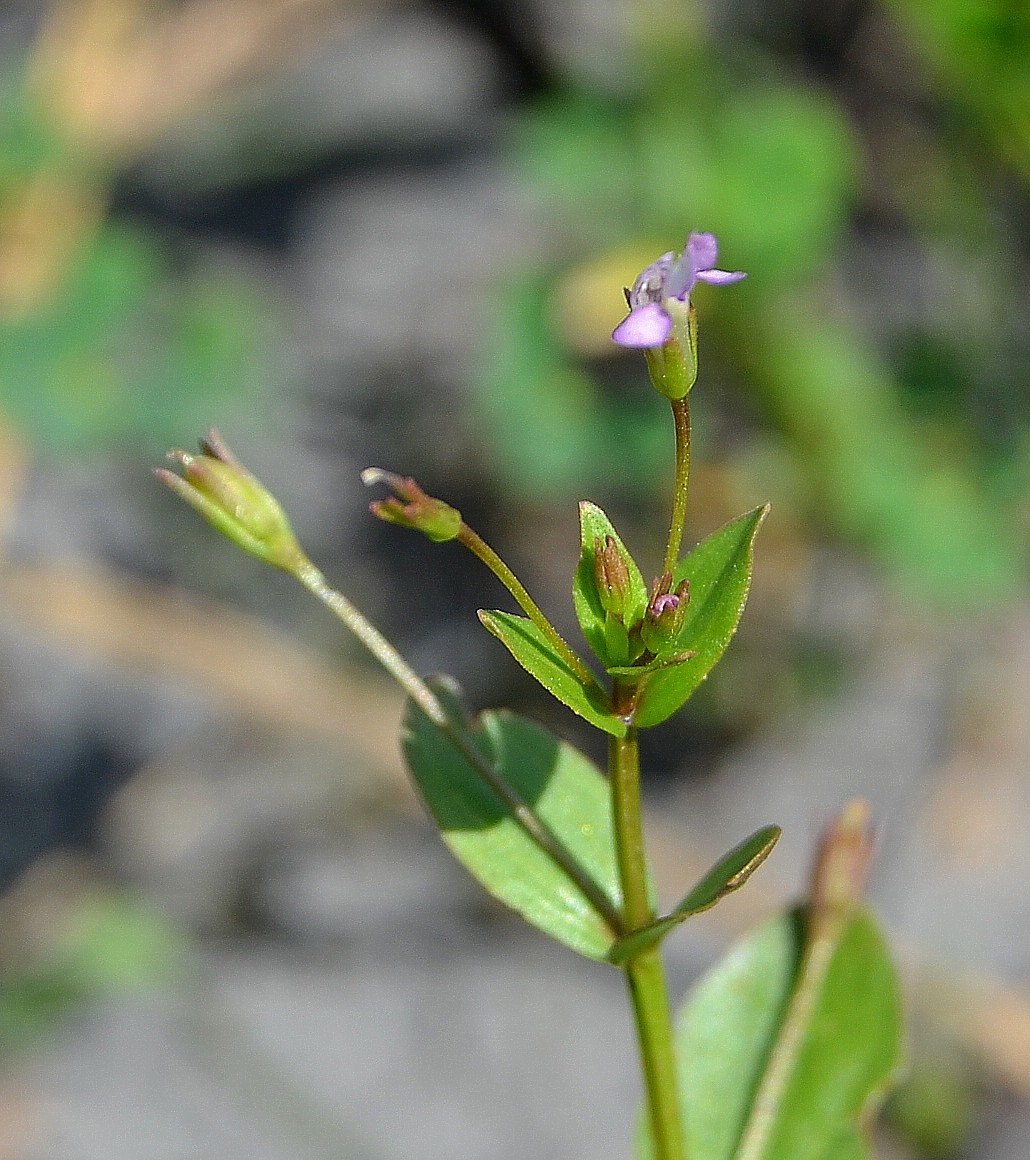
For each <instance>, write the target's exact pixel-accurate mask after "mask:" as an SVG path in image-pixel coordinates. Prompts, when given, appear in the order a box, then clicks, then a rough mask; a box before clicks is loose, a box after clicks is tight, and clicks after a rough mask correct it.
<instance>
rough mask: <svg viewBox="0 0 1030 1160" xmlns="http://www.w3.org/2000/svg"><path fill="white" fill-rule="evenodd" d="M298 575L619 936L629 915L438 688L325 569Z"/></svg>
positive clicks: (301, 568) (308, 568) (300, 569)
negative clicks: (457, 720)
mask: <svg viewBox="0 0 1030 1160" xmlns="http://www.w3.org/2000/svg"><path fill="white" fill-rule="evenodd" d="M292 575H294V576H295V577H296V579H297V580H299V581H300V583H301V584H303V585H304V587H305V588H307V590H308V591H309V592H311V593H312V594H313V595H314V596H316V597H317V598H318V599H319V600H320V601H321V602H322V603H323V604H324V605H325V606H326V607H327V608H328V609H329V610H330V611H331V612H332V613H334V614H335V615H336V616H337V617H338V619H339V620H341V621H342V622H343V624H344V625H345V626H346V627H347V628H348V629H349V630H350V631H351V632H352V633H353V634H354V635H355V636H356V637H357V638H358V640H359V641H361V643H362V644H363V645H364V646H365V648H367V649H368V651H369V652H370V653H371V654H372V655H373V656H374V657H375V658H376V660H377V661H379V663H380V664H381V665H382V666H383V668H384V669H386V671H387V672H388V673H389V674H390V676H391V677H393V678H394V680H395V681H396V682H397V683H398V684H399V685H400V686H401V688H402V689H403V690H404V691H405V693H407V695H408V696H409V697H410V698H411V700H412V701H414V702H415V704H416V705H417V706H418V707H419V708H420V709H421V710H422V712H423V713H424V714H425V715H426V716H427V717H428V718H429V720H430V721H432V723H433V724H434V725H435V726H436V727H437V728H438V729H439V730H440V731H441V732H442V733H443V734H444V736H446V737H447V739H448V740H449V741H450V742H451V744H452V745H453V746H454V748H455V749H457V750H458V752H459V753H460V754H461V756H462V757H463V758H464V759H465V760H466V761H467V762H468V763H469V764H470V765H471V766H472V767H473V768H474V769H475V770H476V772H477V773H478V774H479V775H480V777H482V779H483V780H484V781H485V782H486V784H487V785H489V787H490V788H491V789H492V790H493V791H494V793H496V794H497V796H498V797H499V798H500V799H501V800H502V801H503V802H504V803H505V804H506V805H507V806H508V808H509V809H510V810H511V812H512V816H513V817H514V818H515V820H516V822H517V823H518V824H519V825H520V826H521V827H522V829H523V831H524V832H525V833H526V834H527V835H528V836H529V837H530V838H531V839H532V840H533V841H534V842H535V843H536V844H537V845H538V846H539V847H540V848H541V849H542V850H543V851H544V852H545V853H546V854H548V855H549V856H550V858H551V859H552V860H553V861H554V862H555V863H556V864H557V865H558V866H560V867H561V868H562V870H564V871H565V873H566V874H567V875H568V876H569V878H570V879H571V880H572V881H573V882H574V883H575V884H576V886H578V887H579V889H580V891H581V892H582V893H583V895H584V896H585V897H586V898H587V900H588V901H589V902H590V904H591V906H593V908H594V909H595V910H596V911H597V912H598V914H600V915H601V917H602V918H603V919H604V920H605V922H607V924H608V925H609V927H611V929H612V932H613V933H614V934H616V935H619V934H622V933H624V931H623V919H622V916H621V915H620V914H619V912H618V911H617V910H616V908H615V907H614V906H613V905H612V902H611V900H610V899H609V898H608V896H607V895H606V894H605V893H604V891H603V890H602V889H601V887H600V886H599V885H598V883H597V882H596V881H595V880H594V878H593V877H592V876H591V875H590V874H589V873H588V872H587V871H586V870H584V869H583V867H582V866H581V865H580V864H579V862H578V861H577V860H576V858H575V857H574V855H573V854H572V853H571V851H569V850H568V849H567V848H566V847H565V846H564V845H563V844H562V842H561V841H560V840H559V839H558V838H557V837H556V836H555V835H554V834H553V833H552V832H551V830H550V829H549V828H548V827H547V826H546V825H545V824H544V823H543V822H542V821H541V820H540V818H539V817H538V816H537V815H536V814H535V813H533V811H532V810H531V809H530V808H529V806H528V805H527V804H526V803H525V802H524V801H523V800H522V798H521V797H520V796H519V795H518V793H517V792H516V790H515V789H514V788H513V787H512V786H511V785H509V784H508V782H507V781H505V779H504V778H503V777H502V776H501V774H500V772H499V771H498V770H497V769H496V767H495V766H494V765H493V764H492V762H490V761H489V760H487V758H486V757H484V756H483V754H482V753H480V751H479V750H478V749H477V748H476V747H475V745H473V744H472V743H471V741H469V739H468V737H467V736H466V735H465V733H464V732H463V731H462V730H461V729H459V728H458V727H457V726H456V725H455V724H454V722H453V721H452V720H451V719H450V717H448V715H447V712H446V710H445V709H444V707H443V705H442V704H441V702H440V699H439V698H438V697H437V696H436V694H435V693H434V692H433V690H432V689H431V688H430V687H429V686H428V685H427V684H426V683H425V681H423V680H422V678H421V677H420V676H419V675H418V674H417V673H416V672H415V670H414V669H413V668H412V667H411V666H410V665H409V664H408V662H407V661H406V660H405V659H404V658H403V657H402V656H401V654H400V653H399V652H398V651H397V650H396V649H395V648H394V647H393V645H392V644H391V643H390V642H389V641H388V640H387V639H386V637H385V636H383V634H382V633H381V632H380V631H379V630H378V629H377V628H376V627H375V625H373V624H372V623H371V621H369V620H368V619H366V617H365V616H363V615H362V613H361V612H359V611H358V609H357V608H355V606H354V605H353V604H351V602H350V601H349V600H348V599H347V597H346V596H344V595H343V593H342V592H338V591H337V590H336V589H335V588H333V587H331V586H330V584H329V583H328V581H327V580H326V578H325V577H324V576H323V575H322V573H321V572H320V571H319V570H318V568H316V567H315V565H314V564H312V563H311V561H310V560H307V559H305V560H304V561H303V562H302V563H299V564H298V565H297V566H296V568H295V569H293V571H292Z"/></svg>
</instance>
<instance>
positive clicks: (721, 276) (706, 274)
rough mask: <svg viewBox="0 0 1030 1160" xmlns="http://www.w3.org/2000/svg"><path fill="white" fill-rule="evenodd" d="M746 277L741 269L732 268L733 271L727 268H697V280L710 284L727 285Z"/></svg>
mask: <svg viewBox="0 0 1030 1160" xmlns="http://www.w3.org/2000/svg"><path fill="white" fill-rule="evenodd" d="M746 277H747V274H745V273H744V271H743V270H734V271H733V273H730V271H729V270H699V271H698V273H697V280H698V281H699V282H707V283H708V284H709V285H710V286H729V285H730V284H731V283H732V282H740V281H741V280H742V279H744V278H746Z"/></svg>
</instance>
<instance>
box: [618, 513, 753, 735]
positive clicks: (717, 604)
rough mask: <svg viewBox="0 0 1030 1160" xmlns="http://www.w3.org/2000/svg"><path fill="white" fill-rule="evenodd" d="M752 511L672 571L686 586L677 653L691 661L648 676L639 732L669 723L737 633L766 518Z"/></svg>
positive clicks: (640, 704) (639, 712)
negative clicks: (758, 537)
mask: <svg viewBox="0 0 1030 1160" xmlns="http://www.w3.org/2000/svg"><path fill="white" fill-rule="evenodd" d="M768 510H769V508H768V505H766V506H764V507H760V508H755V510H754V511H752V512H748V514H747V515H744V516H740V517H739V519H735V520H732V521H731V522H730V523H728V524H726V525H725V526H724V527H722V528H720V529H719V530H718V531H717V532H713V533H712V535H710V536H709V537H708V538H707V539H705V540H702V541H701V543H700V544H698V546H697V547H696V548H695V549H694V550H693V551H692V552H691V553H690V554H689V555H688V556H686V557H685V558H684V559H683V560H681V561H680V563H679V564H678V565H677V566H676V569H675V571H674V573H673V580H674V582H675V583H676V584H679V583H680V582H681V581H683V580H689V581H690V604H689V605H688V607H687V615H686V620H685V622H684V625H683V629H682V631H681V633H680V636H679V640H678V641H677V642H676V648H677V650H678V651H680V652H689V653H690V654H691V655H690V656H689V657H687V659H686V660H683V661H681V662H679V663H677V664H671V665H666V666H665V667H663V668H661V669H659V670H658V671H656V672H654V673H653V674H651V675H650V676H649V677H648V678H647V680H646V683H645V684H644V686H643V689H642V691H641V694H640V697H639V699H638V701H637V710H636V713H635V715H634V718H633V723H634V725H636V726H638V727H640V728H643V727H645V726H648V725H658V724H660V723H661V722H662V721H664V720H666V718H668V717H671V716H672V714H673V713H675V712H676V710H677V709H679V708H680V707H681V706H682V705H683V704H684V702H685V701H686V700H687V699H688V698H689V697H690V695H691V694H692V693H693V692H694V690H695V689H696V688H697V687H698V685H700V684H701V682H702V681H703V680H704V679H705V677H707V676H708V674H709V673H710V672H711V671H712V669H713V668H714V667H715V665H716V663H717V662H718V660H719V658H720V657H721V656H722V654H723V653H724V652H725V651H726V646H727V645H728V644H729V643H730V641H731V640H732V638H733V634H734V633H735V632H736V631H737V625H738V624H739V623H740V616H741V613H742V612H743V611H744V602H745V601H746V600H747V593H748V588H749V587H750V585H751V566H752V556H753V547H754V538H755V534H756V533H757V531H758V528H759V526H760V525H761V523H762V520H763V519H764V518H765V515H766V513H767V512H768Z"/></svg>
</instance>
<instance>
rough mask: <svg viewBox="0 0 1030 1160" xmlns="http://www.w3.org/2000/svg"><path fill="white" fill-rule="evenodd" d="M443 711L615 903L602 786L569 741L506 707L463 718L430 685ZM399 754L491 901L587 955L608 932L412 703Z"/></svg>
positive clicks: (601, 949) (599, 950) (602, 945)
mask: <svg viewBox="0 0 1030 1160" xmlns="http://www.w3.org/2000/svg"><path fill="white" fill-rule="evenodd" d="M437 695H438V697H439V699H440V700H441V701H442V702H443V703H444V705H445V707H446V708H447V711H448V715H449V716H450V717H451V719H452V720H453V721H454V722H455V723H456V724H458V725H459V727H460V728H462V730H463V731H464V732H465V734H466V736H467V737H468V739H469V740H470V741H471V742H472V743H473V744H474V745H475V746H476V748H477V749H479V750H480V752H482V753H483V755H484V756H485V757H486V758H487V759H488V760H489V761H490V762H491V763H492V764H493V765H494V766H495V768H496V769H497V771H498V773H499V774H500V775H501V776H502V777H503V778H504V780H505V781H507V782H508V784H509V785H510V786H512V788H513V789H514V790H515V791H516V792H517V794H518V795H519V797H520V798H521V799H522V800H523V801H524V802H525V803H526V805H527V806H528V807H529V808H530V809H531V810H532V811H533V813H534V814H535V815H536V816H537V817H538V818H539V819H540V820H541V821H542V822H543V823H544V824H545V825H546V826H547V828H548V829H549V830H550V831H551V833H552V834H554V835H555V837H557V838H558V839H559V841H560V842H561V843H562V845H563V846H564V847H565V848H566V849H567V850H568V851H569V852H570V853H571V854H572V856H573V857H574V858H575V860H576V861H577V863H578V864H579V865H580V866H581V867H582V868H583V870H585V871H586V872H587V873H588V874H589V875H590V876H591V877H592V878H593V879H594V881H595V882H596V883H597V884H598V885H599V886H600V889H601V891H602V892H603V894H604V895H605V896H606V897H608V898H609V899H610V900H611V903H612V906H613V907H617V906H618V905H619V898H620V892H619V886H618V871H617V868H616V863H615V841H614V837H613V833H612V821H611V808H610V801H609V793H608V784H607V782H606V781H605V779H604V777H603V776H602V775H601V774H600V772H599V771H598V770H597V768H596V767H595V766H594V765H593V764H592V763H591V762H590V761H589V760H588V759H587V758H586V757H584V756H583V754H581V753H579V752H578V751H577V750H576V749H574V748H573V747H572V746H571V745H567V744H566V743H564V742H561V741H558V740H557V738H555V737H553V736H551V734H550V733H548V732H547V731H546V730H545V729H543V728H541V727H540V726H539V725H536V724H534V723H533V722H531V721H527V720H525V719H524V718H521V717H516V716H515V715H514V714H511V713H508V712H487V713H483V714H481V716H480V717H479V719H478V722H476V723H475V724H469V723H467V722H465V720H464V717H463V715H462V713H461V711H460V706H458V704H457V702H456V699H455V696H454V694H453V693H450V694H448V693H447V692H446V691H444V690H441V689H440V688H439V687H438V688H437ZM403 746H404V754H405V757H406V758H407V761H408V765H409V767H410V769H411V772H412V775H413V777H414V779H415V781H416V783H417V785H418V787H419V789H420V791H421V793H422V796H423V798H424V799H425V802H426V805H427V806H428V807H429V810H430V812H431V813H432V815H433V817H434V819H435V820H436V824H437V825H438V826H439V827H440V833H441V835H442V837H443V840H444V842H446V844H447V846H448V847H449V848H450V850H451V852H452V853H453V854H454V856H455V857H456V858H457V859H458V860H459V861H460V862H461V863H462V864H463V865H464V866H465V867H466V868H467V869H468V870H469V871H470V872H471V873H472V874H473V876H474V877H475V878H477V879H478V880H479V881H480V882H481V883H482V885H483V886H484V887H485V888H486V889H487V890H488V891H489V892H490V893H491V894H492V895H493V896H494V897H495V898H497V899H499V900H500V901H501V902H503V903H505V904H506V905H507V906H510V907H511V908H512V909H513V910H515V911H517V912H518V913H519V914H521V915H522V916H523V918H525V919H526V920H527V922H530V923H532V924H533V925H534V926H536V927H538V928H539V929H540V930H542V931H543V932H544V933H545V934H548V935H550V936H551V937H552V938H554V939H557V940H558V941H559V942H561V943H564V944H565V945H566V946H568V947H571V948H572V949H573V950H575V951H579V952H580V954H583V955H586V956H587V957H588V958H592V959H604V958H605V957H606V956H607V954H608V952H609V950H610V949H611V946H612V943H613V942H614V935H613V933H612V931H611V929H610V928H609V926H608V925H607V923H606V922H605V921H604V919H603V918H602V917H601V916H600V915H599V914H598V912H597V910H596V909H595V907H594V906H593V905H592V904H591V902H590V900H589V899H588V898H587V897H586V895H585V894H584V893H583V891H582V890H581V889H580V887H579V886H578V885H577V884H576V883H575V882H574V881H573V880H572V878H571V877H570V876H569V875H568V873H567V872H566V871H565V870H564V869H563V868H562V867H561V866H559V865H558V864H557V863H556V862H555V861H554V860H553V859H552V858H551V856H550V855H549V854H547V853H546V852H545V851H544V850H542V849H541V848H540V846H538V845H537V844H536V843H535V842H534V841H533V840H532V839H531V838H530V837H529V836H528V835H527V834H526V832H525V830H523V828H522V827H521V826H520V825H519V823H518V822H517V821H516V820H515V817H514V814H513V812H512V809H511V808H510V807H509V806H508V805H507V804H505V803H504V802H502V801H501V799H500V798H499V797H498V796H497V794H496V793H495V792H494V791H493V790H492V789H491V788H490V787H489V786H488V785H487V784H486V783H485V782H484V780H483V778H482V776H481V775H480V774H479V773H478V772H477V771H476V769H475V767H474V766H473V765H472V764H470V762H469V761H468V760H467V759H466V758H464V757H463V756H462V755H461V754H460V753H459V752H458V750H457V749H456V748H455V747H454V745H453V744H452V742H451V741H450V740H449V739H448V738H447V736H446V735H445V734H444V733H442V732H441V731H440V729H438V728H437V727H436V726H435V725H433V724H432V722H430V721H429V719H428V718H427V717H426V716H425V715H424V714H423V713H422V712H421V710H419V709H418V708H416V707H415V706H414V705H409V707H408V711H407V714H406V717H405V720H404V731H403Z"/></svg>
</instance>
